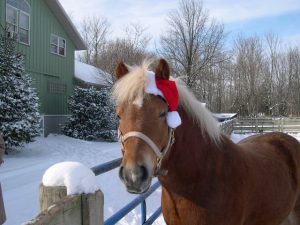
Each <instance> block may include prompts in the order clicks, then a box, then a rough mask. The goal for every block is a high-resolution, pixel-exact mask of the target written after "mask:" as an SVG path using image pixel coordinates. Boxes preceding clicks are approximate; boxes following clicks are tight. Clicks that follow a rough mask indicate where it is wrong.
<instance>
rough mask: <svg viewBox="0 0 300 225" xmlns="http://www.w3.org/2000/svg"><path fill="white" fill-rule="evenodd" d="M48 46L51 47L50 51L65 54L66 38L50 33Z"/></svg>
mask: <svg viewBox="0 0 300 225" xmlns="http://www.w3.org/2000/svg"><path fill="white" fill-rule="evenodd" d="M50 42H51V43H50V45H51V46H50V48H51V50H50V51H51V53H53V54H57V55H61V56H66V40H65V39H63V38H61V37H59V36H57V35H54V34H51V38H50Z"/></svg>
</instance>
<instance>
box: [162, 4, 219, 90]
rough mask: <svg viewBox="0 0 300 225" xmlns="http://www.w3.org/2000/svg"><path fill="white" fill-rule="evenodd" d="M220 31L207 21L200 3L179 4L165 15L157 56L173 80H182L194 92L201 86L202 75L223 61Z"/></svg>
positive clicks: (214, 23)
mask: <svg viewBox="0 0 300 225" xmlns="http://www.w3.org/2000/svg"><path fill="white" fill-rule="evenodd" d="M223 30H224V29H223V25H221V24H218V23H217V22H216V21H214V20H210V18H209V16H208V12H207V11H205V10H204V8H203V4H202V2H199V1H197V0H182V1H181V2H180V6H179V8H178V9H177V10H175V11H172V12H171V13H170V14H169V19H168V29H167V31H166V32H165V34H164V35H162V36H161V39H160V42H161V49H160V53H161V54H162V55H163V56H164V57H166V58H167V59H168V60H169V61H170V62H171V63H172V66H173V69H174V71H173V72H174V74H175V76H185V81H186V83H187V85H188V86H189V87H192V88H194V89H195V88H196V86H199V85H200V86H201V85H203V83H204V82H202V81H203V80H204V79H205V77H204V76H205V71H207V70H210V69H211V68H212V67H213V66H215V65H216V64H218V63H219V62H222V61H223V60H224V59H223V58H222V57H221V56H224V55H222V54H220V53H221V52H222V45H223V39H224V31H223ZM197 80H199V82H197ZM198 88H199V87H198ZM200 88H201V87H200ZM202 88H203V89H204V87H202Z"/></svg>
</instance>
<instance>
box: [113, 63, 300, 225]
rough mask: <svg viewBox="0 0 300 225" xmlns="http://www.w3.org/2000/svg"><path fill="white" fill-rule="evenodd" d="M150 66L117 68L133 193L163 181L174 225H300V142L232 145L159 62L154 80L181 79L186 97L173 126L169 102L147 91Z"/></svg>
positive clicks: (123, 168)
mask: <svg viewBox="0 0 300 225" xmlns="http://www.w3.org/2000/svg"><path fill="white" fill-rule="evenodd" d="M150 65H151V63H150V62H149V61H147V60H146V61H144V62H143V63H142V64H141V65H139V66H134V67H132V66H127V65H126V64H124V63H122V62H121V63H119V64H118V66H117V68H116V80H117V81H116V83H115V84H114V87H113V90H112V96H113V99H114V100H115V102H116V115H117V117H118V118H119V134H120V140H121V143H122V153H123V160H122V163H121V165H120V168H119V177H120V179H121V181H122V182H123V183H124V184H125V187H126V189H127V191H128V192H130V193H136V194H138V193H143V192H145V191H147V190H148V188H149V186H150V185H151V180H152V178H153V177H155V176H157V177H158V179H159V181H160V183H161V185H162V197H161V206H162V213H163V217H164V220H165V222H166V224H168V225H300V199H299V187H300V186H299V184H300V183H299V181H300V144H299V142H298V141H297V140H296V139H295V138H293V137H291V136H289V135H288V134H284V133H280V132H272V133H266V134H259V135H255V136H253V137H248V138H246V139H244V140H242V141H241V142H239V143H237V144H236V143H233V141H232V140H231V139H230V137H228V136H227V135H225V134H223V133H222V132H221V131H220V129H219V127H218V123H217V121H216V120H215V118H214V117H213V115H212V113H211V112H210V111H209V110H208V109H207V108H206V107H205V106H203V104H202V103H201V102H199V101H198V100H197V99H196V97H195V96H194V95H193V94H192V92H191V91H190V90H189V88H188V87H187V86H186V85H185V84H184V83H183V82H182V81H180V80H179V79H175V78H172V77H171V76H170V67H169V64H168V62H167V61H166V60H164V59H160V60H159V61H158V63H157V65H156V66H155V67H153V68H155V70H154V73H155V78H156V79H160V80H166V81H168V80H170V81H174V82H175V83H176V87H177V90H178V93H179V107H178V113H179V115H180V118H181V125H179V126H178V127H176V128H175V129H173V128H170V126H169V125H168V123H167V122H166V115H167V113H168V111H169V106H168V103H167V101H166V100H165V99H164V98H163V97H161V96H159V95H155V94H149V93H147V92H146V91H145V90H146V89H147V85H149V78H148V76H147V73H149V67H150ZM157 151H158V152H157Z"/></svg>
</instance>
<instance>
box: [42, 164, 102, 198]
mask: <svg viewBox="0 0 300 225" xmlns="http://www.w3.org/2000/svg"><path fill="white" fill-rule="evenodd" d="M43 185H44V186H50V187H54V186H66V188H67V195H73V194H82V193H85V194H88V193H94V192H95V191H97V190H99V187H98V185H97V182H96V177H95V175H94V173H93V172H92V171H91V170H90V169H89V168H87V167H86V166H84V165H83V164H81V163H79V162H61V163H57V164H54V165H53V166H51V167H50V168H48V169H47V170H46V172H45V173H44V175H43Z"/></svg>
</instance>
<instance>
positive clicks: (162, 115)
mask: <svg viewBox="0 0 300 225" xmlns="http://www.w3.org/2000/svg"><path fill="white" fill-rule="evenodd" d="M166 116H167V112H162V113H160V114H159V117H166Z"/></svg>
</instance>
